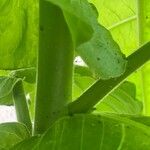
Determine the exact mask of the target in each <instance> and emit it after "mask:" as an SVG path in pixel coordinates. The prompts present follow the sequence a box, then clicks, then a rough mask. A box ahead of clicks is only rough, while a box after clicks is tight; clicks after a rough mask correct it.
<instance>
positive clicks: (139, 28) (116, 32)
mask: <svg viewBox="0 0 150 150" xmlns="http://www.w3.org/2000/svg"><path fill="white" fill-rule="evenodd" d="M90 1H91V2H93V3H94V4H95V6H96V7H97V9H98V12H99V14H100V16H99V22H100V23H101V24H102V25H104V26H105V27H106V28H107V29H109V31H111V33H112V36H113V38H114V39H115V41H117V43H118V44H119V46H120V47H121V50H122V51H123V52H124V53H125V54H127V55H129V54H130V53H131V52H133V51H134V50H135V49H136V48H137V47H139V45H141V44H144V43H145V42H147V41H150V11H149V10H150V1H149V0H126V1H124V0H119V1H117V0H115V1H112V0H107V1H105V0H90ZM127 37H128V38H127ZM149 74H150V63H147V65H145V66H144V67H143V68H142V69H140V70H139V71H138V72H136V73H134V74H133V75H132V76H130V78H129V80H130V81H132V82H134V83H135V84H136V86H137V95H138V98H139V99H141V100H142V101H143V105H144V114H145V115H149V114H150V101H149V99H150V86H149V84H150V80H149Z"/></svg>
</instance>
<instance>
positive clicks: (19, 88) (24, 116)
mask: <svg viewBox="0 0 150 150" xmlns="http://www.w3.org/2000/svg"><path fill="white" fill-rule="evenodd" d="M13 98H14V105H15V110H16V115H17V120H18V122H20V123H23V124H25V125H26V126H27V128H28V129H29V131H30V133H32V123H31V119H30V115H29V110H28V105H27V101H26V96H25V92H24V88H23V83H22V81H18V82H17V83H16V84H15V86H14V88H13Z"/></svg>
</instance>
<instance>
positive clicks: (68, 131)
mask: <svg viewBox="0 0 150 150" xmlns="http://www.w3.org/2000/svg"><path fill="white" fill-rule="evenodd" d="M149 129H150V128H149V127H148V126H146V125H143V124H140V123H138V122H136V121H132V120H129V119H127V118H123V117H120V116H117V115H111V114H109V115H107V114H103V115H99V116H97V115H75V116H72V117H65V118H63V119H60V120H59V121H58V122H57V123H55V125H53V126H52V127H51V128H50V129H49V130H48V131H47V132H46V133H45V134H44V135H43V137H42V138H41V140H40V144H39V147H38V148H37V149H38V150H43V149H45V150H47V149H54V150H56V149H57V150H70V149H71V150H79V149H82V150H91V149H92V150H107V149H109V150H116V149H126V150H131V149H137V150H141V149H144V150H149V146H150V140H149V138H150V132H149ZM133 137H134V138H133Z"/></svg>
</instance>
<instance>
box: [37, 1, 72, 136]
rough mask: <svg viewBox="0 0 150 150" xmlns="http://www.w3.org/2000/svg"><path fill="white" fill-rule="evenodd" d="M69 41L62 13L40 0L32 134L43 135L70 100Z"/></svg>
mask: <svg viewBox="0 0 150 150" xmlns="http://www.w3.org/2000/svg"><path fill="white" fill-rule="evenodd" d="M72 72H73V46H72V39H71V35H70V32H69V29H68V26H67V24H66V22H65V19H64V16H63V13H62V11H61V10H60V9H59V8H58V7H56V6H55V5H52V4H51V3H50V2H47V1H45V0H40V32H39V52H38V77H37V92H36V107H35V131H34V133H35V134H41V133H43V132H44V131H45V130H46V129H47V128H48V127H49V126H50V125H51V124H53V122H54V121H55V120H56V119H57V118H58V114H59V113H60V110H61V109H62V108H64V106H65V105H66V104H67V103H68V102H69V101H70V100H71V98H72V97H71V96H72Z"/></svg>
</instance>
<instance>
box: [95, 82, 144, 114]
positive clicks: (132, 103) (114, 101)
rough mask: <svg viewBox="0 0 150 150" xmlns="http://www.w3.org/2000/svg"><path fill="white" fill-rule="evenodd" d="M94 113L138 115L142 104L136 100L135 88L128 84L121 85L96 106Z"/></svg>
mask: <svg viewBox="0 0 150 150" xmlns="http://www.w3.org/2000/svg"><path fill="white" fill-rule="evenodd" d="M96 112H109V113H117V114H130V115H138V114H141V113H142V103H141V102H140V101H138V100H136V87H135V85H134V84H132V83H130V82H124V83H122V84H121V85H120V86H119V87H118V88H117V89H115V90H114V91H113V92H112V93H110V94H109V95H108V96H107V97H106V98H104V99H103V101H101V102H100V103H99V104H97V106H96Z"/></svg>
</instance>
